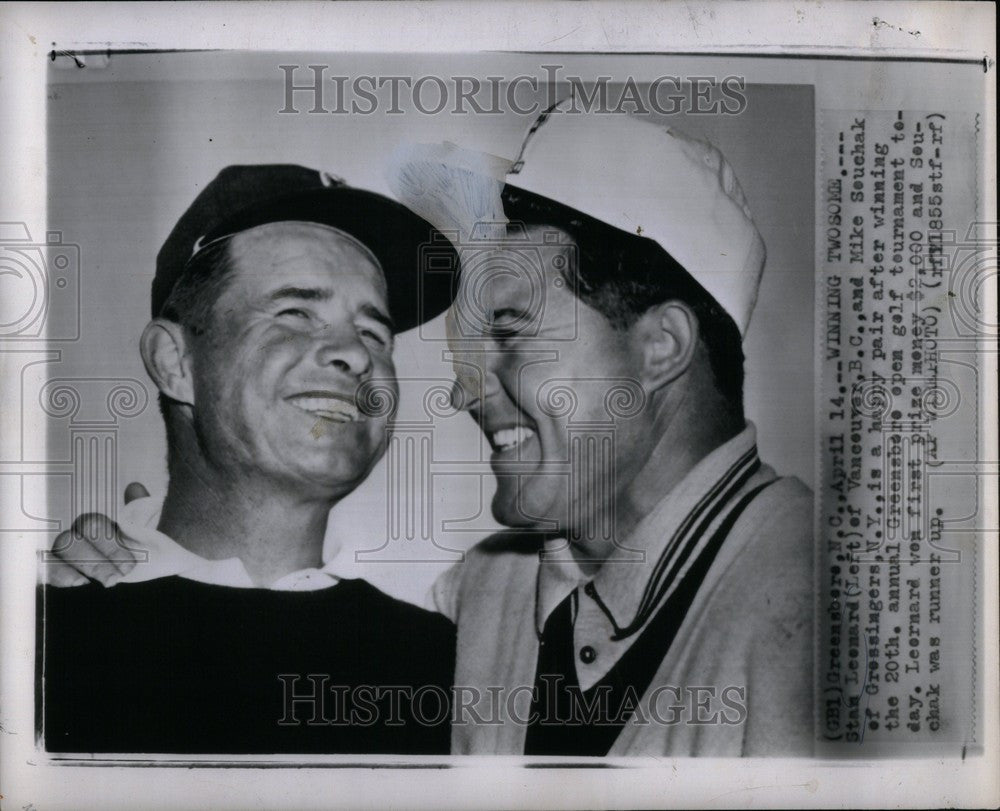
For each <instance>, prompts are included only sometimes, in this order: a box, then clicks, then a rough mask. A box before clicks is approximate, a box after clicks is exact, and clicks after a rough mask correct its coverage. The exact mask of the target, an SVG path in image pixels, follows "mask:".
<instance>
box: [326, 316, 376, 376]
mask: <svg viewBox="0 0 1000 811" xmlns="http://www.w3.org/2000/svg"><path fill="white" fill-rule="evenodd" d="M318 344H319V345H318V348H317V350H316V360H317V363H318V364H319V365H320V366H324V367H325V366H332V367H334V368H335V369H337V370H338V371H340V372H343V373H344V374H349V375H354V376H355V377H366V376H367V375H368V374H369V373H370V372H371V370H372V356H371V354H370V353H369V352H368V349H367V347H366V346H365V345H364V343H363V342H362V341H361V339H360V338H359V337H358V335H357V333H356V332H355V331H354V330H353V329H333V328H328V329H324V330H322V331H321V332H320V334H319V336H318Z"/></svg>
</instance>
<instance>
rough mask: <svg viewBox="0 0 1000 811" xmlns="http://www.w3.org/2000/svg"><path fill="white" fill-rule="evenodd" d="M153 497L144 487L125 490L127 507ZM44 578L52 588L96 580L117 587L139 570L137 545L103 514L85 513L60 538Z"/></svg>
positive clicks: (44, 566) (45, 565) (42, 574)
mask: <svg viewBox="0 0 1000 811" xmlns="http://www.w3.org/2000/svg"><path fill="white" fill-rule="evenodd" d="M148 495H149V492H148V491H147V490H146V488H145V487H143V485H141V484H139V483H138V482H132V483H131V484H130V485H129V486H128V487H126V488H125V503H126V504H128V503H130V502H132V501H135V500H136V499H137V498H145V497H146V496H148ZM50 551H51V553H52V555H51V556H50V557H49V559H48V560H46V561H44V562H43V563H42V566H41V572H40V577H41V580H42V582H43V583H45V584H46V585H50V586H60V587H62V586H82V585H84V584H85V583H89V582H90V581H92V580H96V581H97V582H98V583H102V584H104V585H105V586H110V585H113V584H114V583H116V582H118V580H120V579H121V578H122V577H124V576H125V575H126V574H128V573H129V572H130V571H132V569H133V568H134V567H135V564H136V561H137V558H136V551H137V550H135V544H134V542H132V541H131V540H130V539H127V536H125V535H124V534H123V533H122V531H121V528H120V527H119V526H118V525H117V524H116V523H115V522H114V521H112V520H111V519H110V518H108V516H106V515H104V514H103V513H85V514H83V515H80V516H78V517H77V519H76V520H75V521H74V522H73V526H72V527H70V528H69V529H68V530H66V531H65V532H61V533H60V534H59V535H57V536H56V539H55V541H53V543H52V549H51V550H50Z"/></svg>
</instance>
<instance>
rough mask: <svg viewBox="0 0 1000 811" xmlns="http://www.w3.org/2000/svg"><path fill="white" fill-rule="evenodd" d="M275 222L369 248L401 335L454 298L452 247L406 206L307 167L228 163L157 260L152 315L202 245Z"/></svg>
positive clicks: (455, 276)
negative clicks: (313, 226) (328, 232)
mask: <svg viewBox="0 0 1000 811" xmlns="http://www.w3.org/2000/svg"><path fill="white" fill-rule="evenodd" d="M274 222H312V223H317V224H320V225H327V226H331V227H333V228H336V229H338V230H340V231H343V232H344V233H346V234H349V235H350V236H352V237H353V238H354V239H356V240H357V241H358V242H360V243H361V244H362V245H364V246H365V247H366V248H368V250H369V251H371V253H372V255H373V256H374V257H375V259H376V260H378V263H379V264H380V265H381V266H382V271H383V273H385V278H386V287H387V292H388V304H389V314H390V315H391V316H392V319H393V321H395V323H396V330H397V331H398V332H403V331H405V330H407V329H410V328H412V327H415V326H417V325H419V324H423V323H425V322H427V321H429V320H431V319H432V318H434V317H435V316H437V315H439V314H440V313H442V312H444V310H445V309H446V308H447V307H448V305H449V304H450V303H451V301H452V299H453V298H454V291H455V286H456V285H457V282H458V258H457V255H456V253H455V250H454V248H453V247H452V246H451V243H450V242H449V241H448V240H447V239H445V238H444V237H443V236H442V235H441V234H440V233H439V232H438V231H436V229H434V228H433V226H431V225H430V224H428V223H427V222H426V221H425V220H423V219H421V218H420V217H418V216H417V215H416V214H414V213H413V212H412V211H410V210H409V209H408V208H406V207H405V206H403V205H401V204H399V203H397V202H395V201H394V200H390V199H389V198H388V197H383V196H382V195H381V194H376V193H375V192H371V191H366V190H364V189H358V188H353V187H351V186H348V185H347V184H346V183H344V182H343V181H341V180H339V179H337V178H334V177H332V176H331V175H329V174H327V173H325V172H319V171H316V170H315V169H308V168H306V167H304V166H296V165H293V164H260V165H253V166H227V167H226V168H225V169H223V170H222V171H221V172H219V174H218V175H216V177H215V178H214V179H213V180H212V182H211V183H209V184H208V185H207V186H206V187H205V188H204V189H202V191H201V193H200V194H199V195H198V196H197V197H196V198H195V200H194V202H193V203H192V204H191V205H190V207H189V208H188V210H187V211H185V212H184V214H183V215H182V216H181V218H180V219H179V220H178V221H177V225H175V226H174V229H173V231H171V232H170V236H168V237H167V240H166V242H164V243H163V247H162V248H160V252H159V253H158V254H157V256H156V277H155V278H154V279H153V291H152V312H153V317H154V318H155V317H157V316H158V315H160V313H161V311H162V310H163V305H164V304H165V303H166V301H167V298H168V297H169V296H170V291H171V290H173V288H174V285H175V284H176V283H177V280H178V279H179V278H180V277H181V274H182V273H183V272H184V270H185V269H186V268H187V266H188V264H189V263H190V261H191V259H192V258H193V257H194V256H195V255H196V254H197V253H198V252H199V251H200V250H202V249H203V248H204V247H205V246H207V245H209V244H212V243H215V242H217V241H218V240H221V239H223V238H225V237H229V236H233V235H235V234H238V233H240V232H241V231H246V230H249V229H251V228H255V227H257V226H259V225H266V224H268V223H274ZM426 269H432V270H433V272H425V270H426Z"/></svg>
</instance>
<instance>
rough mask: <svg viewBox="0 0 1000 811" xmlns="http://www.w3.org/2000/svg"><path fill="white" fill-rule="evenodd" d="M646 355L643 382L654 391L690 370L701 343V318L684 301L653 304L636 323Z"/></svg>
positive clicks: (643, 356) (635, 336)
mask: <svg viewBox="0 0 1000 811" xmlns="http://www.w3.org/2000/svg"><path fill="white" fill-rule="evenodd" d="M633 331H634V335H633V339H634V340H636V341H637V342H638V343H639V347H638V349H639V351H640V353H641V357H642V370H641V375H642V383H643V385H644V386H645V388H646V391H647V392H654V391H656V390H657V389H660V388H662V387H663V386H665V385H667V384H668V383H671V382H673V381H674V380H676V379H677V378H678V377H680V376H681V375H682V374H684V372H686V371H687V370H688V367H689V366H690V365H691V361H692V360H693V359H694V354H695V350H696V349H697V347H698V318H697V317H696V316H695V314H694V311H693V310H692V309H691V308H690V307H689V306H688V305H687V304H684V303H683V302H680V301H665V302H663V303H662V304H657V305H655V306H654V307H650V308H649V310H647V311H646V312H645V313H643V315H642V317H641V318H640V319H639V320H638V321H637V322H636V324H635V325H634V326H633Z"/></svg>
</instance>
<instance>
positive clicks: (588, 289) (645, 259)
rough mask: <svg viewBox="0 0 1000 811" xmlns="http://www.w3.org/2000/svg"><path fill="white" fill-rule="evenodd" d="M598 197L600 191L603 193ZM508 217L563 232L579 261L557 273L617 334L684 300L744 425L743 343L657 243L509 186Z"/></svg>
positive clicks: (721, 387)
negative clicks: (654, 309)
mask: <svg viewBox="0 0 1000 811" xmlns="http://www.w3.org/2000/svg"><path fill="white" fill-rule="evenodd" d="M598 193H599V192H598ZM503 201H504V212H505V213H506V215H507V218H508V219H509V220H510V221H512V222H517V221H520V222H524V223H525V224H526V225H537V226H549V227H555V228H558V229H559V230H561V231H565V232H566V233H567V234H568V235H569V236H570V237H571V238H572V239H573V241H574V242H575V244H576V248H577V261H576V262H569V263H567V265H568V266H566V267H563V268H562V269H561V270H560V273H561V274H562V275H563V277H564V278H565V279H566V281H567V282H568V283H569V285H570V287H571V288H572V290H573V292H574V293H575V294H576V295H577V297H578V298H580V299H581V300H582V301H584V302H585V303H586V304H588V305H589V306H591V307H593V308H594V309H595V310H597V311H598V312H599V313H601V314H602V315H603V316H604V317H605V318H607V319H608V321H610V322H611V324H612V326H614V327H615V328H616V329H627V328H628V327H630V326H632V324H634V323H635V322H636V321H637V320H638V319H639V317H640V316H641V315H642V314H643V313H645V312H646V311H647V310H649V308H650V307H654V306H656V305H657V304H662V303H663V302H665V301H680V302H683V303H684V304H686V305H687V306H689V307H690V308H691V310H692V311H693V312H694V314H695V317H696V318H697V319H698V335H699V339H700V340H701V342H702V344H703V345H704V347H705V349H706V351H707V354H708V359H709V363H710V364H711V369H712V376H713V379H714V382H715V387H716V389H717V390H718V392H719V394H720V395H721V396H722V398H723V400H724V401H725V403H726V409H727V411H728V413H729V416H730V417H732V418H734V419H736V420H738V421H740V422H742V419H743V360H744V358H743V339H742V337H741V336H740V331H739V329H738V328H737V326H736V323H735V322H734V321H733V319H732V317H730V315H729V314H728V313H727V312H726V311H725V310H724V309H723V308H722V307H721V305H719V303H718V302H717V301H716V300H715V299H714V298H713V297H712V296H711V295H710V294H709V293H708V292H707V291H706V290H705V288H703V287H702V286H701V285H700V284H699V283H698V282H697V280H696V279H695V278H694V277H693V276H692V275H691V274H690V273H688V271H687V270H685V269H684V267H683V266H681V265H680V263H678V262H677V260H676V259H674V258H673V257H672V256H671V255H670V254H669V253H668V252H667V251H666V250H665V249H664V248H663V247H662V246H661V245H660V244H659V243H657V242H654V241H653V240H651V239H648V238H647V237H641V236H637V235H633V234H629V233H627V232H625V231H622V230H621V229H618V228H614V227H612V226H610V225H607V224H606V223H603V222H601V221H600V220H597V219H594V218H593V217H589V216H587V215H585V214H581V213H580V212H578V211H576V210H574V209H571V208H569V207H567V206H563V205H561V204H559V203H556V202H554V201H552V200H548V199H547V198H544V197H540V196H539V195H536V194H532V193H530V192H525V191H523V190H521V189H517V188H514V187H512V186H507V187H506V188H505V189H504V193H503Z"/></svg>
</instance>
